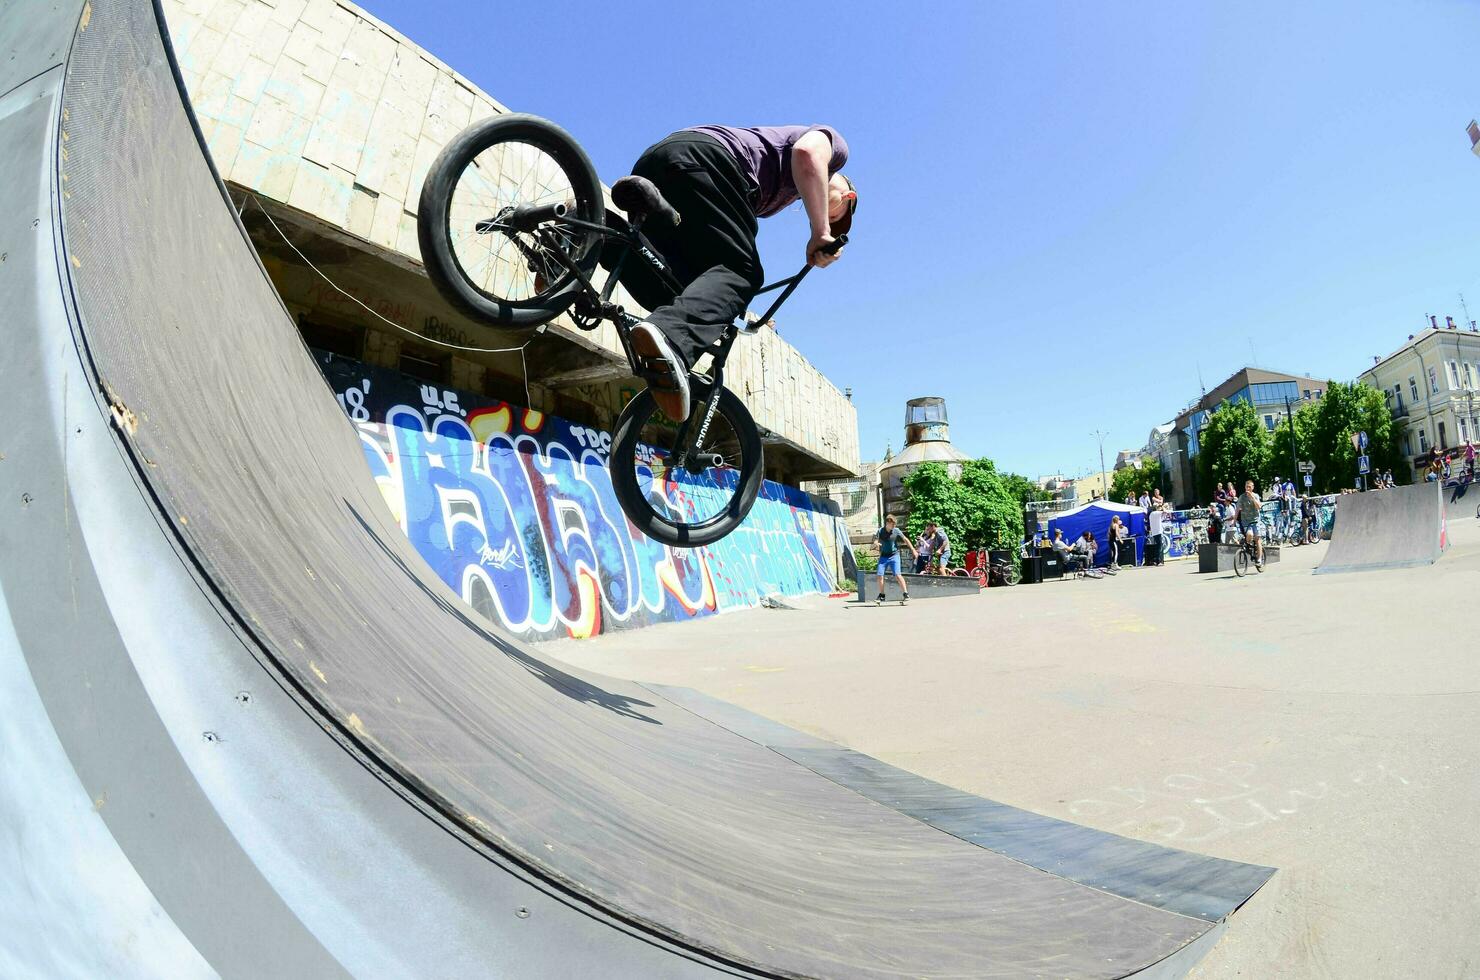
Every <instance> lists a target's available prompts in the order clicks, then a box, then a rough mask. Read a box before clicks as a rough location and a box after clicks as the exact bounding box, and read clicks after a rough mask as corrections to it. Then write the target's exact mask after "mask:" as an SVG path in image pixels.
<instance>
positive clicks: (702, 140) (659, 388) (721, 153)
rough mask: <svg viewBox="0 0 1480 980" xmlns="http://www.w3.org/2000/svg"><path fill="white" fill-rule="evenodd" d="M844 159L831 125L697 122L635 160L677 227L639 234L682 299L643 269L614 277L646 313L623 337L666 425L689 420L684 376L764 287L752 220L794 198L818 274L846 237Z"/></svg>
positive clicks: (849, 205) (848, 204)
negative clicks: (644, 367)
mask: <svg viewBox="0 0 1480 980" xmlns="http://www.w3.org/2000/svg"><path fill="white" fill-rule="evenodd" d="M847 160H848V144H847V142H845V141H844V139H843V137H842V135H841V134H839V133H838V131H837V130H836V129H833V128H832V127H830V126H756V127H753V128H749V129H742V128H737V127H733V126H696V127H694V128H692V129H685V130H681V131H679V132H677V133H673V134H672V135H670V136H668V137H666V138H664V139H662V140H660V141H659V142H658V143H656V144H654V145H653V146H650V147H648V149H647V150H645V151H643V154H642V156H640V157H638V159H637V162H636V163H635V164H633V166H632V173H633V174H634V175H635V176H638V177H644V178H646V179H648V180H650V181H652V182H653V184H655V185H656V186H657V188H658V191H659V192H660V193H661V194H662V195H663V197H664V199H665V200H667V202H668V203H669V204H671V205H672V206H673V207H674V209H675V210H677V211H678V213H679V215H680V216H681V220H680V221H679V223H678V224H677V225H676V226H673V227H659V226H658V225H657V224H652V225H645V226H644V227H643V232H644V234H646V235H647V236H648V238H649V239H650V240H651V241H652V243H653V244H654V245H655V246H657V249H658V251H659V252H661V253H662V255H663V257H664V258H666V259H667V260H668V261H669V263H670V266H671V271H672V272H673V273H674V276H675V278H677V279H678V281H679V282H680V283H682V284H683V286H684V289H683V292H682V293H680V294H679V295H678V296H677V297H674V296H672V295H671V294H670V293H668V292H667V290H665V289H664V287H663V286H662V283H661V282H660V280H659V279H658V278H657V276H656V275H655V274H654V273H653V272H652V271H651V270H650V269H648V268H645V267H644V266H645V263H629V264H628V265H627V266H626V267H624V271H623V273H622V285H623V286H625V287H626V288H627V291H628V292H630V293H631V294H632V296H633V298H634V299H636V300H637V301H638V302H639V303H641V304H642V305H643V306H645V307H647V308H648V309H649V310H650V311H651V312H650V313H649V314H648V317H647V319H646V320H644V321H643V322H642V323H639V324H638V325H637V326H635V327H634V328H633V329H632V335H631V336H632V347H633V350H634V352H635V353H636V354H637V355H638V356H639V357H641V358H643V359H644V360H645V361H646V362H647V364H648V372H647V381H648V386H649V390H651V391H652V394H653V399H654V401H656V402H657V404H658V407H659V408H661V409H662V410H663V412H664V414H666V415H667V416H668V417H669V418H671V419H673V420H674V421H675V422H681V421H683V420H684V419H686V418H688V415H689V380H688V373H689V369H690V368H692V367H693V366H694V362H695V361H697V360H698V359H699V357H700V356H701V355H702V354H703V353H704V351H705V350H707V349H708V348H709V347H710V346H711V345H712V344H713V343H714V342H715V341H716V340H718V339H719V338H720V336H721V335H722V334H723V333H724V331H725V328H726V327H727V326H728V325H729V324H730V323H731V322H733V321H734V320H735V318H736V317H738V316H740V315H741V314H742V313H744V312H745V308H746V306H747V305H749V303H750V300H751V299H752V298H753V297H754V296H755V293H756V290H758V289H760V287H761V286H762V285H763V280H762V275H763V272H762V269H761V260H760V254H759V251H758V250H757V248H756V241H755V238H756V232H757V230H758V229H757V225H756V219H757V218H767V217H770V216H771V215H773V214H776V213H777V212H779V211H781V210H782V209H784V208H786V207H787V206H788V205H790V204H792V203H793V202H795V201H796V200H797V199H798V198H800V199H801V201H802V205H803V206H804V207H805V208H806V211H807V221H808V224H809V226H810V236H809V237H808V239H807V264H808V265H813V266H818V267H825V266H828V265H831V264H832V263H833V262H834V261H836V259H837V257H838V255H840V254H841V250H839V251H838V252H837V253H832V254H830V253H828V252H825V251H822V249H823V248H824V246H827V245H829V244H831V243H832V241H833V240H834V239H835V238H836V237H837V236H839V235H842V234H844V233H845V232H846V231H847V230H848V228H849V226H850V225H852V223H853V212H854V209H855V208H857V206H858V194H857V193H856V192H855V191H854V189H853V184H852V182H851V181H849V180H848V178H846V177H844V176H843V175H842V174H841V173H838V171H839V170H841V169H842V167H843V164H844V163H846V162H847ZM604 264H605V263H604Z"/></svg>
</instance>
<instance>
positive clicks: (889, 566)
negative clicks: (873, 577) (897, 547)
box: [879, 551, 899, 575]
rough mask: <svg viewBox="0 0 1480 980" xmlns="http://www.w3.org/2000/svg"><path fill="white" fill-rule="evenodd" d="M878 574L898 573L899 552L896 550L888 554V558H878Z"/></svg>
mask: <svg viewBox="0 0 1480 980" xmlns="http://www.w3.org/2000/svg"><path fill="white" fill-rule="evenodd" d="M879 574H880V575H898V574H899V552H897V551H896V552H895V553H894V554H892V555H890V556H889V557H888V558H880V559H879Z"/></svg>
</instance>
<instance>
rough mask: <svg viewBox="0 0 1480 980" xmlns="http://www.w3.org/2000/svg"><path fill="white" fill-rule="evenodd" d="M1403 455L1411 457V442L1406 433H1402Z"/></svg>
mask: <svg viewBox="0 0 1480 980" xmlns="http://www.w3.org/2000/svg"><path fill="white" fill-rule="evenodd" d="M1403 455H1404V456H1412V455H1413V441H1412V440H1411V439H1409V438H1408V433H1406V432H1405V433H1403Z"/></svg>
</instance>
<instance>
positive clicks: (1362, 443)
mask: <svg viewBox="0 0 1480 980" xmlns="http://www.w3.org/2000/svg"><path fill="white" fill-rule="evenodd" d="M1357 443H1358V446H1357V448H1358V449H1360V450H1361V451H1362V452H1364V453H1365V452H1366V451H1367V433H1366V432H1358V433H1357ZM1362 472H1363V473H1365V472H1367V471H1366V470H1363V471H1362Z"/></svg>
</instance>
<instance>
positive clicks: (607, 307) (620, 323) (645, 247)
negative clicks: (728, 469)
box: [516, 213, 848, 465]
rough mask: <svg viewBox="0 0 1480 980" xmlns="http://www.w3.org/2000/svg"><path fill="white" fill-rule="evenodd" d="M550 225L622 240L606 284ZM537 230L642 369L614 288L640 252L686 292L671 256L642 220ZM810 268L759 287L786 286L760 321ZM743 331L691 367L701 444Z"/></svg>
mask: <svg viewBox="0 0 1480 980" xmlns="http://www.w3.org/2000/svg"><path fill="white" fill-rule="evenodd" d="M551 226H555V227H563V228H569V229H572V230H577V231H584V232H595V233H596V234H598V235H600V236H601V237H602V239H604V240H613V241H617V242H620V243H621V244H622V245H623V246H625V247H624V248H623V250H622V252H621V254H620V255H618V256H617V261H616V264H615V265H614V266H613V267H612V269H611V271H610V273H609V274H608V275H607V279H606V284H605V285H604V286H603V287H602V288H601V289H599V290H598V289H597V288H596V284H595V283H593V282H592V281H591V278H590V277H589V276H587V275H586V274H585V273H584V272H582V271H581V270H580V269H579V268H577V266H576V264H575V263H574V262H572V261H571V260H570V258H569V257H568V256H566V254H565V253H564V252H563V251H562V250H561V249H560V248H559V247H558V243H557V242H556V241H555V240H554V234H553V232H552V231H551ZM534 234H535V236H536V237H538V238H539V239H540V242H541V243H542V244H543V245H544V246H545V249H546V253H547V255H548V256H549V257H551V258H554V259H555V260H556V261H557V262H558V263H559V264H560V265H561V266H563V267H564V268H565V270H566V272H568V273H569V274H570V275H571V276H572V277H574V278H575V280H576V281H577V282H578V283H579V284H580V286H581V295H580V296H578V297H577V298H576V300H575V303H576V304H582V303H584V304H586V308H585V309H584V310H581V311H579V312H580V313H581V315H582V316H588V317H591V318H594V319H599V320H610V321H611V323H612V325H613V326H615V327H616V328H617V337H618V339H620V340H621V342H622V350H623V351H624V352H625V353H626V355H627V360H628V362H629V363H630V364H631V365H632V369H633V371H634V373H637V372H638V371H639V369H640V364H639V361H638V357H637V354H636V352H635V351H633V349H632V340H631V337H630V331H631V329H632V327H633V326H635V325H636V324H637V323H638V322H639V321H638V319H637V318H636V317H634V316H633V315H632V314H630V313H628V312H627V311H625V310H624V309H622V307H621V306H618V305H617V304H615V303H613V302H612V301H611V298H612V293H613V291H614V290H615V289H616V288H617V283H618V282H619V281H620V279H621V275H622V269H623V268H624V267H625V265H626V263H627V260H628V258H629V257H631V256H632V255H633V254H636V255H637V256H639V257H640V258H642V259H643V260H645V261H646V262H647V263H648V265H649V266H651V267H652V269H653V271H654V272H656V273H657V274H658V277H659V279H661V280H662V282H663V285H664V286H666V287H668V288H669V289H671V290H672V292H673V294H674V295H675V296H677V295H678V294H679V293H681V292H683V284H682V283H680V282H679V281H678V279H677V278H676V277H675V276H674V275H673V272H672V271H671V270H670V269H669V267H668V263H667V261H666V260H665V259H664V258H663V256H662V254H661V253H660V252H659V251H658V249H657V248H656V247H655V246H654V245H653V243H652V242H651V241H649V240H648V238H647V236H646V235H644V234H643V233H642V220H641V219H638V220H636V221H633V220H630V219H629V220H625V221H623V227H616V226H613V225H609V224H604V223H599V222H594V221H585V220H582V219H580V218H576V217H572V216H570V215H567V214H564V213H552V214H551V215H550V216H549V217H548V218H547V219H545V220H543V221H541V222H540V223H539V224H538V225H537V226H536V227H535V228H534ZM516 240H517V239H516ZM847 242H848V236H847V235H841V236H839V237H838V239H837V240H836V248H842V247H843V245H845V244H847ZM811 271H812V267H811V266H810V265H807V266H803V267H802V270H801V271H800V272H798V273H797V274H796V275H794V276H790V277H788V278H786V279H780V280H777V281H776V282H773V283H771V284H770V285H768V286H762V287H761V288H760V289H758V290H756V292H755V295H757V296H760V295H762V294H763V293H769V292H771V291H773V290H776V289H780V290H782V292H781V295H780V296H778V297H776V299H775V300H774V301H773V302H772V303H771V306H770V308H769V309H767V310H766V312H765V313H764V314H763V315H762V316H761V317H760V319H759V320H758V321H756V322H758V323H765V322H766V321H767V320H770V319H771V318H772V317H773V316H775V315H776V311H777V310H779V309H781V304H782V303H785V302H786V300H787V299H788V298H789V297H790V296H791V294H792V293H793V292H795V291H796V288H797V286H799V285H801V282H802V280H803V279H805V278H806V277H807V273H808V272H811ZM739 333H740V328H738V327H736V326H735V323H734V322H733V321H731V323H730V324H729V325H727V326H726V327H725V330H724V333H722V334H721V335H720V338H719V340H717V341H715V344H714V346H713V347H712V348H710V351H709V354H710V364H709V373H708V374H707V375H701V374H698V373H697V372H693V371H690V377H691V379H692V380H693V382H694V385H693V386H694V387H695V388H696V389H697V390H698V391H699V392H702V394H703V397H704V400H705V402H706V403H707V405H708V408H707V410H706V411H705V413H704V418H703V422H702V423H701V424H700V426H699V435H698V438H697V439H696V440H695V444H696V445H702V443H703V441H704V435H705V433H706V432H708V430H709V425H710V422H711V421H712V420H713V419H714V414H715V411H716V409H717V408H718V407H719V399H718V398H717V397H713V395H714V393H715V392H716V391H718V389H719V388H720V387H722V386H723V385H724V369H725V361H726V360H728V359H729V356H730V348H731V347H732V346H734V343H735V338H736V337H737V336H738V335H739ZM692 421H693V416H692V415H691V416H689V418H687V419H685V420H684V421H683V422H682V423H681V424H680V425H679V430H678V435H677V437H676V438H675V440H674V445H675V446H680V447H686V446H687V445H688V443H687V442H686V441H685V440H686V438H687V436H688V430H689V425H690V423H691V422H692ZM687 455H688V453H687V449H685V450H684V451H683V452H682V454H681V456H680V458H679V459H678V460H677V461H676V462H677V463H679V465H682V464H684V463H685V462H687Z"/></svg>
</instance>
